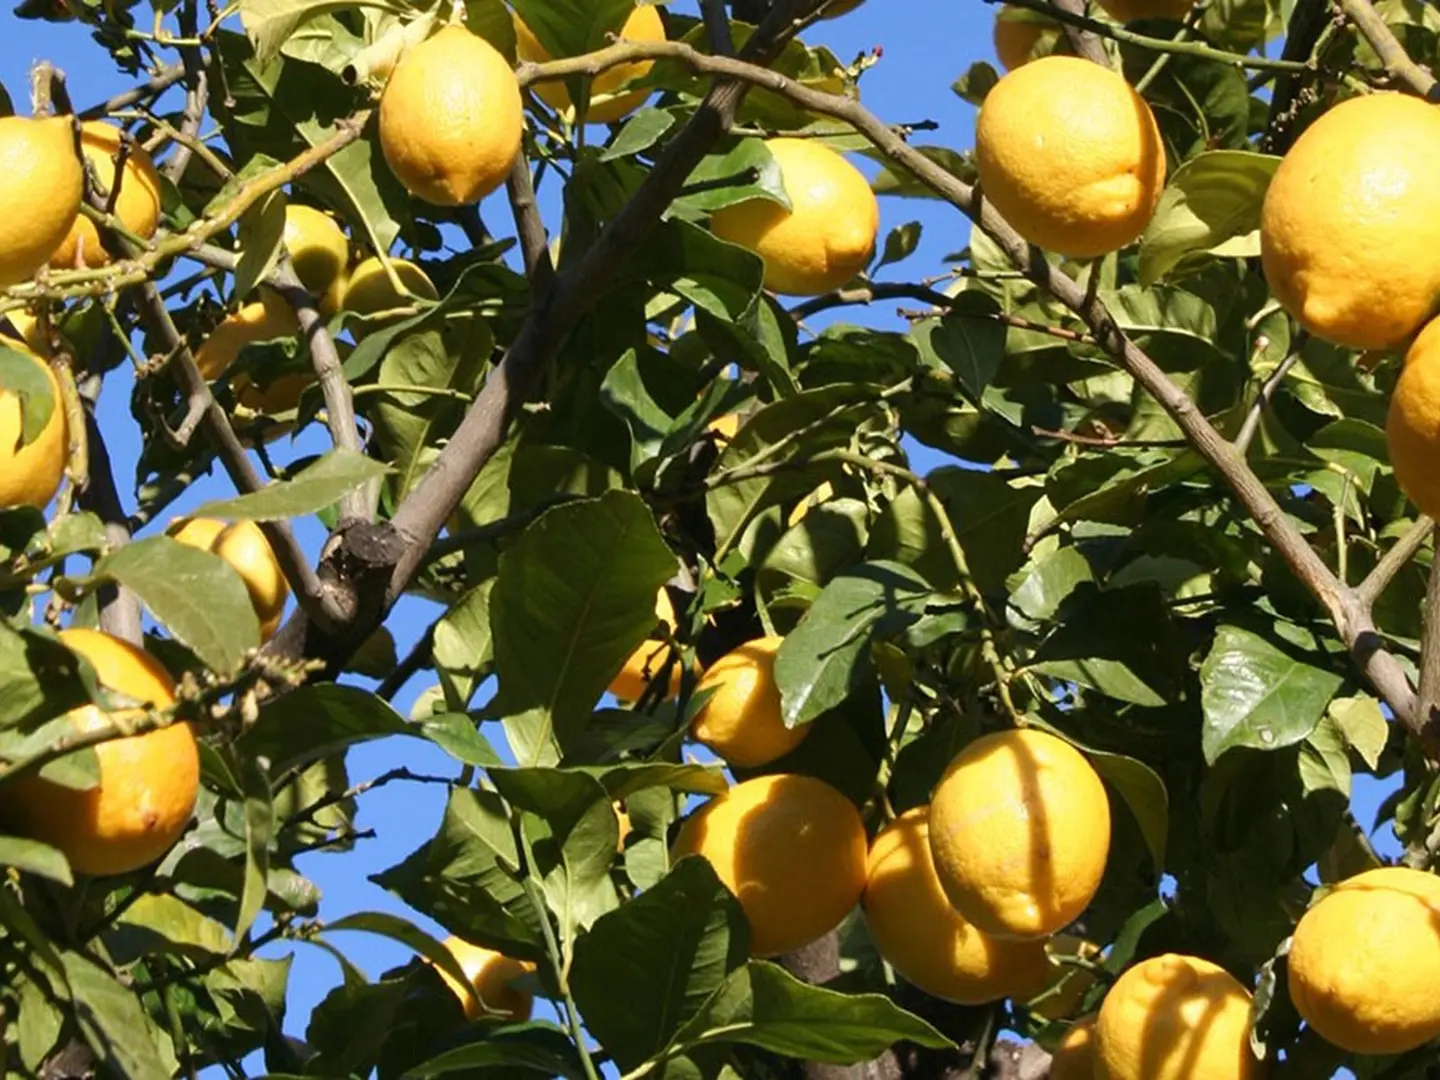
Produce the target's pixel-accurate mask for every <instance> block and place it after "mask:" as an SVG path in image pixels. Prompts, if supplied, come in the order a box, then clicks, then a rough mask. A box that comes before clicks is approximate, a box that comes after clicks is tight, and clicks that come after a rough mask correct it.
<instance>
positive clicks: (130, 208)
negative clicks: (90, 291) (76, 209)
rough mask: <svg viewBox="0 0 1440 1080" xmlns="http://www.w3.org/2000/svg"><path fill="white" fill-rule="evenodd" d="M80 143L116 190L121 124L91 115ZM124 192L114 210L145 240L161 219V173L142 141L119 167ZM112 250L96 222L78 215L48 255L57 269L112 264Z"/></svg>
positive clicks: (97, 170)
mask: <svg viewBox="0 0 1440 1080" xmlns="http://www.w3.org/2000/svg"><path fill="white" fill-rule="evenodd" d="M80 148H81V150H83V151H84V153H85V160H87V161H88V162H89V163H90V167H91V168H92V169H94V170H95V175H96V177H98V178H99V180H100V183H102V184H103V185H105V190H106V191H107V192H113V191H114V190H115V187H114V185H115V162H116V160H117V157H118V155H119V153H120V129H119V128H118V127H116V126H115V125H114V124H105V123H101V122H100V121H98V120H92V121H91V122H90V123H87V124H82V125H81V127H80ZM120 177H121V179H120V194H119V196H118V197H117V198H116V199H115V204H114V205H115V216H116V217H117V218H119V219H120V224H122V225H124V226H125V228H126V230H127V231H129V232H132V233H134V234H135V235H136V236H138V237H140V238H141V239H142V240H149V239H150V237H152V236H154V235H155V228H156V226H158V225H159V224H160V174H159V173H157V172H156V171H155V163H154V162H153V161H151V160H150V155H149V154H147V153H146V152H145V151H144V150H143V149H142V148H141V147H140V146H137V145H134V144H132V145H131V147H130V151H129V153H127V154H126V155H125V168H124V169H122V170H121V172H120ZM109 264H110V253H109V252H108V251H106V250H105V245H104V244H102V243H101V242H100V232H99V230H98V229H96V228H95V223H94V222H93V221H91V220H90V219H89V218H87V217H84V216H81V217H77V218H76V219H75V224H73V225H71V226H70V231H69V232H68V233H66V234H65V239H64V240H62V241H61V242H60V246H59V247H57V248H56V249H55V254H53V255H51V256H50V265H51V266H52V267H53V268H54V269H56V270H79V269H81V268H82V267H86V266H89V267H92V268H93V267H98V266H108V265H109Z"/></svg>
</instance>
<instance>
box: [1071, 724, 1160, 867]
mask: <svg viewBox="0 0 1440 1080" xmlns="http://www.w3.org/2000/svg"><path fill="white" fill-rule="evenodd" d="M1085 756H1086V757H1088V758H1089V759H1090V764H1091V765H1093V766H1094V767H1095V771H1096V772H1097V773H1099V774H1100V775H1101V776H1102V777H1103V778H1104V779H1105V780H1107V781H1109V783H1110V786H1111V787H1112V788H1114V789H1115V790H1116V791H1117V792H1118V793H1119V795H1120V797H1121V798H1122V799H1124V800H1125V805H1127V806H1128V807H1130V811H1131V813H1133V814H1134V815H1135V821H1136V823H1137V824H1138V825H1139V826H1140V832H1141V833H1142V834H1143V835H1144V837H1145V846H1146V847H1147V848H1149V849H1150V857H1151V858H1152V859H1153V860H1154V862H1155V872H1156V873H1157V874H1159V873H1160V872H1162V871H1163V870H1164V869H1165V841H1166V838H1167V837H1168V836H1169V835H1170V796H1169V793H1168V792H1166V790H1165V781H1164V780H1162V779H1160V774H1159V773H1157V772H1156V771H1155V770H1154V769H1152V768H1151V767H1150V766H1149V765H1146V764H1145V763H1144V762H1143V761H1138V760H1136V759H1135V758H1133V757H1126V756H1125V755H1124V754H1111V753H1107V752H1105V751H1103V750H1091V749H1089V748H1087V749H1086V750H1085Z"/></svg>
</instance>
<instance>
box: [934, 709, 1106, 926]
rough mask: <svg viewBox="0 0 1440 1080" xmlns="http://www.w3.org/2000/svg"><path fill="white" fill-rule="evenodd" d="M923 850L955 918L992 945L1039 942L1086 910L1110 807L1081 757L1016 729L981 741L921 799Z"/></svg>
mask: <svg viewBox="0 0 1440 1080" xmlns="http://www.w3.org/2000/svg"><path fill="white" fill-rule="evenodd" d="M930 812H931V816H930V846H931V849H932V850H933V851H934V854H935V869H936V872H937V873H938V874H939V876H940V884H941V885H943V886H944V888H945V893H946V895H948V896H949V897H950V902H951V903H952V904H954V905H955V910H956V911H958V912H960V914H961V915H963V916H965V918H967V919H968V920H969V921H970V922H972V923H974V924H975V925H976V926H978V927H979V928H980V929H981V930H984V931H985V932H986V933H988V934H993V935H996V936H1000V937H1015V938H1043V937H1048V936H1049V935H1051V934H1053V933H1055V932H1056V931H1057V930H1060V929H1061V928H1062V927H1064V926H1066V925H1067V924H1069V923H1070V922H1073V921H1074V920H1075V919H1076V918H1078V917H1079V915H1080V913H1081V912H1082V911H1084V910H1085V907H1086V905H1087V904H1089V903H1090V899H1091V897H1093V896H1094V895H1095V890H1096V889H1098V888H1099V887H1100V878H1101V877H1102V875H1103V874H1104V872H1105V860H1106V858H1107V856H1108V854H1109V850H1110V802H1109V799H1108V798H1107V797H1106V794H1105V785H1104V784H1102V783H1101V782H1100V777H1099V776H1097V775H1096V773H1095V770H1094V769H1093V768H1091V767H1090V763H1089V762H1088V761H1086V760H1085V758H1084V756H1083V755H1082V754H1081V753H1080V752H1079V751H1078V750H1076V749H1075V748H1074V747H1073V746H1071V745H1070V744H1069V743H1067V742H1065V741H1064V740H1063V739H1058V738H1056V737H1055V736H1054V735H1050V734H1047V733H1045V732H1043V731H1035V730H1033V729H1025V730H1021V731H1001V732H996V733H994V734H991V735H984V736H981V737H980V738H978V739H976V740H975V741H974V742H972V743H970V744H969V745H968V746H966V747H965V749H964V750H962V751H961V752H960V754H959V755H958V756H957V757H956V758H955V760H954V761H953V762H951V763H950V767H949V768H948V769H947V770H946V771H945V775H944V776H943V777H942V778H941V780H940V783H939V784H938V785H936V788H935V792H934V794H933V795H932V796H931V800H930Z"/></svg>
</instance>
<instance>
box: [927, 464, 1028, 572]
mask: <svg viewBox="0 0 1440 1080" xmlns="http://www.w3.org/2000/svg"><path fill="white" fill-rule="evenodd" d="M925 480H926V483H928V484H929V485H930V487H931V490H933V491H934V492H935V494H936V495H938V496H939V498H940V501H941V503H943V504H944V506H945V510H946V512H947V513H948V514H949V515H950V520H951V522H952V523H953V524H954V526H955V538H956V539H957V540H958V541H959V542H960V547H961V549H962V550H963V551H964V552H965V557H966V559H967V560H968V562H969V564H970V573H971V574H972V575H974V578H975V582H976V584H978V585H979V586H980V587H981V588H982V589H985V590H987V591H988V590H991V589H998V588H1001V587H1002V586H1003V585H1004V582H1005V579H1006V578H1007V577H1008V576H1009V575H1010V574H1012V573H1014V572H1015V570H1016V569H1018V568H1019V566H1020V563H1021V562H1022V560H1023V558H1024V555H1023V552H1024V540H1025V534H1026V531H1027V529H1028V527H1029V521H1030V508H1031V507H1032V506H1034V505H1035V502H1036V500H1037V499H1039V497H1040V489H1039V488H1034V487H1020V486H1017V485H1014V484H1012V483H1009V482H1007V479H1006V477H1005V476H1004V475H1003V474H1001V473H993V472H975V471H973V470H970V469H960V468H956V467H954V466H949V465H947V466H944V467H942V468H939V469H936V470H934V471H933V472H931V473H930V474H929V475H928V476H926V478H925ZM947 557H948V556H947Z"/></svg>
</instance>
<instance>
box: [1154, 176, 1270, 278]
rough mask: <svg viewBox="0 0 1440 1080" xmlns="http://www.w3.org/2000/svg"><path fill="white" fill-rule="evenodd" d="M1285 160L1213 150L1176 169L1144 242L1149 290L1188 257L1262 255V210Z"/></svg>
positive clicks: (1156, 208) (1244, 256) (1157, 206)
mask: <svg viewBox="0 0 1440 1080" xmlns="http://www.w3.org/2000/svg"><path fill="white" fill-rule="evenodd" d="M1279 164H1280V159H1279V158H1278V157H1274V156H1272V155H1270V154H1256V153H1251V152H1250V151H1248V150H1211V151H1209V152H1207V153H1203V154H1199V155H1197V156H1196V157H1193V158H1191V159H1190V160H1189V161H1187V162H1185V164H1183V165H1181V166H1180V168H1179V169H1178V170H1176V172H1175V175H1174V176H1172V177H1171V178H1170V183H1169V184H1168V185H1167V186H1166V188H1165V191H1164V192H1163V193H1162V194H1161V196H1160V202H1159V203H1158V204H1157V205H1156V207H1155V214H1154V216H1153V217H1152V218H1151V219H1150V224H1149V225H1147V226H1146V228H1145V233H1144V235H1143V236H1141V238H1140V283H1141V284H1142V285H1143V286H1146V287H1147V288H1148V287H1149V286H1151V285H1153V284H1154V283H1155V282H1156V281H1158V280H1160V279H1161V278H1163V277H1164V276H1165V275H1166V274H1168V273H1169V272H1170V271H1171V270H1172V269H1174V268H1175V267H1176V266H1177V265H1179V263H1180V262H1181V261H1182V260H1183V259H1184V258H1185V257H1186V256H1187V255H1191V254H1193V253H1195V252H1212V253H1214V254H1218V255H1222V256H1225V257H1227V258H1250V257H1253V256H1256V255H1259V254H1260V207H1261V204H1262V203H1263V202H1264V201H1265V191H1266V189H1267V188H1269V186H1270V178H1271V177H1272V176H1274V175H1275V168H1276V166H1278V165H1279Z"/></svg>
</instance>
